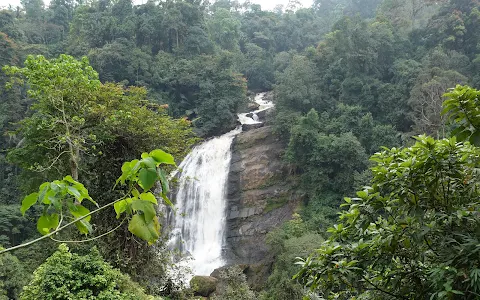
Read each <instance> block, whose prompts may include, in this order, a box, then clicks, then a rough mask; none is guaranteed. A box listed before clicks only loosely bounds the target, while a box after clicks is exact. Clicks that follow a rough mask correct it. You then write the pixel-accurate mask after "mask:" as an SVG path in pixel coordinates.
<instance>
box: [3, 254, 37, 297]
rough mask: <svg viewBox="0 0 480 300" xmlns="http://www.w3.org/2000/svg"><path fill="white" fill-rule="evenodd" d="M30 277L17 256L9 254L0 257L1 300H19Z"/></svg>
mask: <svg viewBox="0 0 480 300" xmlns="http://www.w3.org/2000/svg"><path fill="white" fill-rule="evenodd" d="M0 249H2V248H1V247H0ZM29 276H30V275H29V273H28V272H26V271H25V269H24V267H23V265H22V263H20V261H19V260H18V259H17V258H16V257H15V256H13V255H11V254H9V253H6V254H2V255H0V299H1V300H8V299H19V296H20V292H21V291H22V288H23V286H24V285H25V284H26V283H27V282H28V278H29Z"/></svg>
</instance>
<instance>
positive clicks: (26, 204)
mask: <svg viewBox="0 0 480 300" xmlns="http://www.w3.org/2000/svg"><path fill="white" fill-rule="evenodd" d="M37 199H38V193H32V194H30V195H28V196H26V197H25V198H23V200H22V207H20V211H21V212H22V215H23V216H24V215H25V212H26V211H27V210H28V209H29V208H30V207H32V206H33V205H34V204H35V203H37Z"/></svg>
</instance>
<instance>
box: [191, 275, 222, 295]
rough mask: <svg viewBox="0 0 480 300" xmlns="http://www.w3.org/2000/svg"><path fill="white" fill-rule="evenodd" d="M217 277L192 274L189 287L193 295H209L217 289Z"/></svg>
mask: <svg viewBox="0 0 480 300" xmlns="http://www.w3.org/2000/svg"><path fill="white" fill-rule="evenodd" d="M217 284H218V279H217V278H215V277H211V276H194V277H193V278H192V280H190V287H191V288H192V290H193V292H194V295H195V296H203V297H209V296H210V295H211V294H212V293H213V292H215V290H216V289H217Z"/></svg>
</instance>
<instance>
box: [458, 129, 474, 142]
mask: <svg viewBox="0 0 480 300" xmlns="http://www.w3.org/2000/svg"><path fill="white" fill-rule="evenodd" d="M471 134H472V133H471V132H470V131H469V130H465V131H462V132H460V133H459V134H458V135H457V140H458V141H459V142H463V141H465V140H466V139H467V138H468V137H469V136H470V135H471Z"/></svg>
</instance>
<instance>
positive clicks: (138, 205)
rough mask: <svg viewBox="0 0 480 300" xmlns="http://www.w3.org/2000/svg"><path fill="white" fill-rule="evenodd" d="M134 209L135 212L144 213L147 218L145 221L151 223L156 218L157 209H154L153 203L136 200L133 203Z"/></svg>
mask: <svg viewBox="0 0 480 300" xmlns="http://www.w3.org/2000/svg"><path fill="white" fill-rule="evenodd" d="M132 209H133V210H134V211H142V212H143V215H144V216H145V221H146V222H147V223H150V222H151V221H152V220H153V218H154V217H155V216H156V212H155V208H154V207H153V204H152V202H150V201H144V200H135V201H132Z"/></svg>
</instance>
